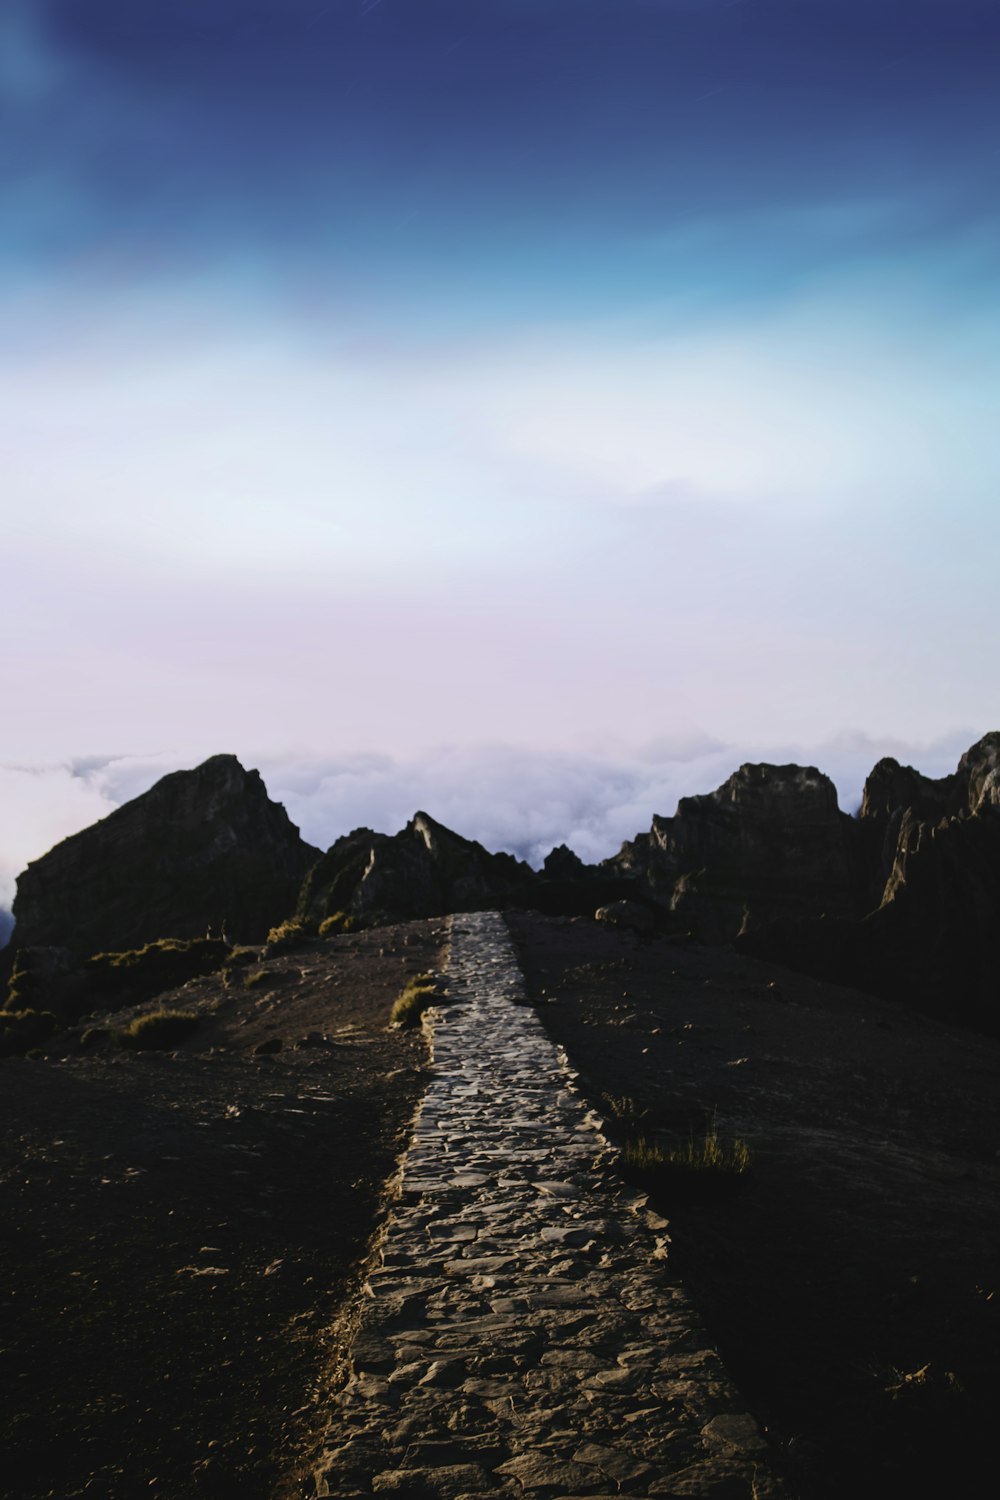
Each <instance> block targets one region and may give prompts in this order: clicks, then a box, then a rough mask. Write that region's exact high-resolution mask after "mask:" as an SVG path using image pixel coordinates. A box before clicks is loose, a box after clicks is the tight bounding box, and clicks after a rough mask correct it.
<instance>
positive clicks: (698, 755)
mask: <svg viewBox="0 0 1000 1500" xmlns="http://www.w3.org/2000/svg"><path fill="white" fill-rule="evenodd" d="M978 737H979V736H978V734H977V733H975V732H973V731H969V730H960V731H956V732H954V733H952V734H949V735H947V736H944V737H942V738H940V739H938V740H935V741H933V742H930V743H923V744H916V743H906V742H903V741H900V740H893V739H891V738H889V737H886V738H884V739H878V738H876V737H873V736H871V735H868V734H863V733H845V734H841V735H838V736H836V737H834V738H831V739H829V740H827V741H825V742H824V743H822V744H818V745H814V746H802V745H792V744H770V745H755V746H749V745H742V746H740V745H736V744H727V743H724V742H722V741H721V740H717V739H713V738H712V737H710V736H709V735H706V734H698V733H694V734H688V735H683V736H679V737H677V738H674V739H660V740H656V741H653V742H651V743H649V744H646V745H644V746H641V747H639V748H633V749H631V750H624V749H622V750H619V751H614V750H607V751H604V752H602V753H597V752H592V753H577V752H573V751H569V750H547V751H546V750H533V749H527V748H524V747H518V746H514V745H507V744H499V743H497V744H480V745H473V746H455V745H450V746H449V745H442V746H440V747H439V748H437V749H436V750H433V751H430V752H424V753H422V754H420V755H419V756H413V757H412V758H404V757H393V756H390V755H386V754H379V753H374V752H372V753H364V752H358V753H355V754H339V755H329V756H324V755H321V754H316V753H311V754H294V753H290V752H282V753H276V752H274V751H269V752H263V753H260V754H254V753H252V752H249V753H241V754H240V759H241V760H242V762H243V764H244V765H246V766H247V767H248V768H250V767H256V768H257V769H259V770H260V772H261V774H262V776H263V777H264V781H265V783H266V785H267V788H268V791H269V792H270V795H271V796H272V797H273V798H274V799H275V800H276V801H278V802H282V803H283V804H284V805H285V807H286V808H287V810H288V813H289V815H290V817H291V818H292V820H293V822H295V823H296V824H297V825H298V826H299V828H300V829H301V830H302V834H303V836H304V837H305V838H306V839H308V840H309V842H310V843H312V844H315V845H317V846H318V847H319V848H322V849H325V848H327V847H328V846H329V845H330V844H331V843H332V842H333V840H334V839H335V838H337V837H339V836H340V835H341V834H343V833H347V832H349V831H350V830H351V829H353V828H359V827H369V828H374V829H378V830H380V831H382V832H385V833H394V832H396V831H397V830H398V829H399V828H401V827H402V826H403V825H404V823H406V822H407V821H408V819H409V818H411V817H412V816H413V814H414V812H416V811H418V810H422V811H424V812H427V813H430V814H431V816H432V817H434V818H437V819H438V821H439V822H442V823H444V824H446V825H447V826H448V827H449V828H453V829H455V830H456V832H458V833H462V834H464V835H465V836H466V837H469V838H475V839H478V840H479V841H480V842H481V843H483V844H485V846H486V847H487V848H488V849H492V850H499V849H505V850H507V851H509V852H510V853H512V854H516V855H518V856H519V857H520V858H522V859H526V860H528V861H529V862H530V863H531V864H533V865H538V864H540V863H541V861H542V860H543V859H544V857H545V855H546V854H547V853H548V851H549V850H550V849H551V848H553V847H554V846H555V845H556V844H562V843H565V844H568V845H569V846H570V848H571V849H574V850H575V851H576V852H577V854H579V855H580V856H581V858H582V859H584V860H587V861H593V860H598V859H603V858H605V857H606V856H608V855H610V854H613V853H615V851H616V850H617V849H618V847H619V846H620V844H621V842H622V841H623V840H624V839H629V838H632V837H634V836H635V834H636V833H638V832H641V831H644V830H645V829H647V828H648V827H649V824H650V821H651V819H652V817H653V814H654V813H660V814H670V813H673V812H674V810H675V808H676V805H677V801H678V799H679V798H680V797H683V796H687V795H691V794H694V793H699V792H708V791H711V790H713V788H715V787H716V786H718V785H719V784H720V783H721V782H722V781H724V780H725V778H726V777H727V776H728V775H729V774H730V773H731V772H732V771H733V770H735V769H736V768H737V767H738V766H739V765H741V764H742V763H743V762H745V761H748V760H750V761H769V762H771V763H774V764H786V763H789V762H795V763H797V764H800V765H817V766H819V768H820V769H821V770H823V771H825V772H826V773H827V774H828V775H829V776H830V777H831V778H832V779H833V781H834V783H835V784H836V786H837V788H838V793H839V798H840V804H841V806H842V807H843V808H844V809H845V810H846V811H849V812H854V811H856V809H857V807H858V805H859V803H860V800H861V791H862V787H863V784H864V779H865V777H866V775H867V774H868V772H869V771H870V770H871V768H872V766H873V765H874V763H875V762H876V761H877V760H878V759H879V758H880V757H882V756H883V755H893V756H895V757H896V759H898V760H901V761H903V762H904V763H907V764H911V765H915V766H917V767H918V768H919V769H920V770H921V771H923V772H924V773H925V774H926V775H930V776H942V775H945V774H946V773H947V772H949V771H952V770H954V767H955V764H956V762H957V760H958V757H959V756H960V755H961V753H962V752H963V751H964V750H966V749H967V748H968V747H969V745H970V744H972V743H973V742H974V741H975V740H976V739H977V738H978ZM201 758H203V757H201V756H197V755H196V756H184V755H183V754H173V755H166V754H156V755H117V756H87V757H80V758H77V759H74V760H67V761H65V762H62V763H59V764H52V765H42V766H23V765H22V766H11V765H8V766H0V943H2V942H4V941H6V939H7V937H8V936H9V933H10V927H11V921H10V915H9V909H10V903H11V901H12V899H13V895H14V889H15V882H16V878H17V875H18V873H19V872H20V871H21V870H22V869H23V868H24V866H25V865H26V864H27V863H28V861H29V860H32V859H37V858H38V857H39V856H40V855H42V854H44V853H45V852H46V850H47V849H49V848H51V846H52V845H53V844H55V843H57V842H58V841H59V840H60V839H62V838H65V837H67V836H68V835H69V834H72V833H75V832H77V831H78V830H79V829H81V828H85V827H87V826H88V825H89V824H91V823H93V822H95V821H96V820H97V819H98V818H102V817H104V816H106V814H107V813H109V812H111V811H113V810H114V809H115V808H116V807H119V806H121V805H122V803H124V802H127V801H128V800H129V799H130V798H132V797H135V796H138V795H139V794H140V793H141V792H144V791H146V790H147V789H148V788H149V787H150V786H152V785H153V783H154V782H155V781H157V780H158V779H159V778H160V777H161V776H163V775H165V774H166V773H167V772H168V771H174V770H178V769H181V768H183V767H187V766H192V765H195V764H197V762H198V760H199V759H201Z"/></svg>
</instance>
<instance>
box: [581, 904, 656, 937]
mask: <svg viewBox="0 0 1000 1500" xmlns="http://www.w3.org/2000/svg"><path fill="white" fill-rule="evenodd" d="M594 920H595V921H597V922H607V923H608V925H609V926H611V927H624V928H627V929H629V931H631V932H638V933H639V934H640V936H642V937H652V935H653V933H654V931H655V930H656V918H655V917H654V915H653V913H652V912H651V911H650V909H649V907H648V906H643V905H641V903H640V902H638V901H627V900H626V901H611V902H609V903H608V905H607V906H599V907H598V908H597V910H596V911H595V913H594Z"/></svg>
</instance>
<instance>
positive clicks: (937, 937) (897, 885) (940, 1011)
mask: <svg viewBox="0 0 1000 1500" xmlns="http://www.w3.org/2000/svg"><path fill="white" fill-rule="evenodd" d="M858 826H859V833H860V837H861V840H862V847H863V850H864V852H865V855H866V859H867V869H866V871H865V876H866V889H867V892H868V894H869V898H870V899H869V906H870V909H869V911H868V913H867V915H865V916H864V918H863V920H860V921H844V922H825V923H824V922H817V921H815V920H808V919H806V920H799V921H784V922H780V923H778V924H776V925H774V926H772V927H770V928H766V929H764V930H762V931H760V932H756V933H749V934H747V935H746V936H745V937H744V938H743V939H741V942H740V946H741V948H742V949H743V950H744V951H745V952H747V953H750V954H752V955H754V956H756V957H761V958H769V959H772V960H777V961H778V962H783V963H786V964H788V965H789V966H790V967H794V968H798V969H802V970H804V971H805V972H807V973H811V974H814V975H816V976H817V977H819V978H824V979H831V980H834V981H835V982H837V983H841V984H852V985H855V986H856V987H858V988H860V989H866V990H870V991H872V992H874V993H876V994H880V995H883V996H885V997H886V998H888V999H894V1000H900V1001H902V1002H904V1003H905V1004H909V1005H913V1006H916V1007H917V1008H919V1009H922V1010H926V1011H929V1012H930V1013H931V1014H934V1015H937V1016H940V1017H941V1018H942V1019H947V1020H955V1021H961V1022H963V1023H966V1024H972V1025H976V1026H979V1027H981V1028H982V1029H984V1030H989V1031H997V1030H998V1029H1000V733H992V734H988V735H986V736H985V738H984V739H982V740H980V741H979V742H978V744H976V745H973V747H972V748H971V749H970V750H968V751H967V752H966V754H965V755H963V756H962V758H961V760H960V761H959V764H958V767H957V769H956V771H955V772H953V773H952V774H951V775H949V776H944V777H941V778H940V779H939V780H932V779H930V778H928V777H926V776H921V775H920V773H919V772H917V771H914V770H913V769H912V768H911V767H909V766H900V765H899V764H898V762H896V761H894V760H883V761H880V762H879V763H878V765H877V766H876V767H875V769H874V770H873V772H872V774H871V776H870V777H869V778H868V782H867V784H866V786H865V793H864V800H863V802H862V806H861V812H860V816H859V820H858Z"/></svg>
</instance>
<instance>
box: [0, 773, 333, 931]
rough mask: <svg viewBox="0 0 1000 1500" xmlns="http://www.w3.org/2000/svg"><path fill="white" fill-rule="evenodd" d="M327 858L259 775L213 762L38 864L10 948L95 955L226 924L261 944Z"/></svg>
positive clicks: (22, 896) (24, 888)
mask: <svg viewBox="0 0 1000 1500" xmlns="http://www.w3.org/2000/svg"><path fill="white" fill-rule="evenodd" d="M318 858H319V850H318V849H313V848H312V847H311V846H310V845H309V844H307V843H305V841H304V840H303V839H302V838H301V837H300V836H299V831H298V829H297V828H296V827H295V825H294V824H293V823H292V822H291V820H290V819H289V817H288V814H287V813H286V812H285V809H284V808H283V807H282V806H281V805H280V804H279V803H276V802H272V801H271V800H270V798H269V797H268V795H267V789H266V788H265V786H264V783H263V781H262V780H261V777H260V775H259V773H258V772H257V771H247V770H245V769H244V767H243V766H242V765H241V764H240V762H239V760H238V759H237V758H236V756H235V755H213V756H212V757H211V758H210V759H209V760H206V761H204V762H203V763H202V764H201V765H199V766H196V767H195V768H194V769H193V770H189V771H173V772H171V773H170V774H169V775H167V776H164V777H162V778H161V779H160V780H159V781H158V782H157V783H156V784H155V786H152V787H150V789H149V791H147V792H144V793H142V795H141V796H139V797H135V798H133V799H132V801H131V802H126V803H125V804H124V805H123V806H122V807H118V808H116V809H115V810H114V811H113V812H111V813H109V814H108V815H107V817H105V818H102V819H101V820H100V821H99V822H97V823H94V824H92V825H91V827H89V828H85V829H83V830H82V832H80V833H76V834H73V835H72V836H71V837H70V838H67V839H63V841H62V842H61V843H59V844H57V845H56V846H55V847H54V848H53V849H51V850H50V851H49V852H48V853H47V854H45V855H43V856H42V857H41V859H37V860H34V861H32V863H31V864H29V866H28V868H27V869H26V870H25V871H24V872H23V874H22V875H21V876H20V878H19V880H18V887H17V896H16V897H15V900H14V917H15V923H16V925H15V929H14V935H13V939H12V942H13V943H14V944H15V945H17V946H24V947H28V946H31V947H35V946H48V945H52V944H55V945H58V946H62V947H66V948H70V949H72V950H73V951H74V952H76V953H79V954H81V955H83V956H86V955H87V954H90V953H94V952H98V951H100V950H102V949H123V948H131V947H138V946H141V945H142V944H143V943H146V942H149V941H152V940H155V939H156V938H161V937H194V936H199V935H201V934H203V933H204V932H205V931H206V929H207V928H208V927H214V928H221V927H223V926H225V928H226V930H227V931H228V932H229V933H230V935H231V936H232V937H233V938H234V939H238V940H242V941H255V940H257V939H258V938H260V937H262V936H265V935H266V933H267V929H268V927H270V926H271V925H273V923H275V922H278V921H280V920H281V919H282V918H283V917H285V916H287V915H288V913H289V912H290V910H291V909H292V907H293V906H294V904H295V899H296V895H297V892H298V888H299V885H300V884H301V881H302V878H303V876H304V875H305V873H306V871H307V869H308V868H309V867H310V865H311V864H312V863H313V862H314V861H315V860H316V859H318Z"/></svg>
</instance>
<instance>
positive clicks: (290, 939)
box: [266, 917, 312, 957]
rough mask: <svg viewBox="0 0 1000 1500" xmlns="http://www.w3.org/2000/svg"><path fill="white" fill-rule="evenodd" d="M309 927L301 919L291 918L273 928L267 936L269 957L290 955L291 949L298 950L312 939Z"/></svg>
mask: <svg viewBox="0 0 1000 1500" xmlns="http://www.w3.org/2000/svg"><path fill="white" fill-rule="evenodd" d="M311 935H312V933H311V929H310V927H309V925H308V924H307V923H306V922H304V921H303V920H302V918H301V917H289V918H288V920H287V921H285V922H281V923H279V925H278V926H277V927H272V928H271V931H270V932H269V933H268V935H267V948H266V953H267V955H268V957H271V956H273V955H274V954H276V953H288V952H289V951H290V949H292V948H297V947H298V946H299V945H300V943H304V942H305V941H306V939H307V938H308V937H311Z"/></svg>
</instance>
